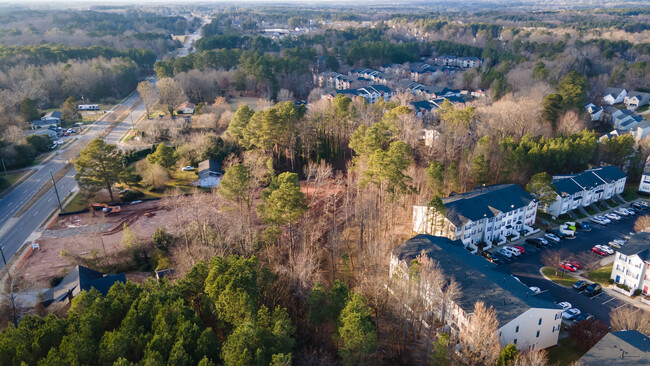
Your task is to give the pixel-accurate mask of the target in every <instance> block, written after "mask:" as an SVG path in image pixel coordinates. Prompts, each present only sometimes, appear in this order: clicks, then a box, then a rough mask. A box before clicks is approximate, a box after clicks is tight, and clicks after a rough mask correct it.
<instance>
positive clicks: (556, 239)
mask: <svg viewBox="0 0 650 366" xmlns="http://www.w3.org/2000/svg"><path fill="white" fill-rule="evenodd" d="M544 238H546V240H547V241H552V242H554V243H559V242H560V238H559V237H558V236H557V235H555V234H551V233H546V234H544Z"/></svg>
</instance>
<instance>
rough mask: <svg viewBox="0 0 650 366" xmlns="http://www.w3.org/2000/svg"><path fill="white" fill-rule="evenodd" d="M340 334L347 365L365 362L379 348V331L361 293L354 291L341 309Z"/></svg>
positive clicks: (342, 352)
mask: <svg viewBox="0 0 650 366" xmlns="http://www.w3.org/2000/svg"><path fill="white" fill-rule="evenodd" d="M340 322H341V326H340V327H339V335H340V337H341V340H342V341H343V348H342V349H341V351H340V353H341V357H342V358H343V362H344V363H345V364H347V365H355V364H361V365H363V364H365V363H366V362H367V360H368V357H369V356H370V355H371V354H372V353H373V352H374V351H375V349H376V348H377V333H376V329H375V324H374V323H373V321H372V317H371V315H370V308H369V307H368V306H367V305H366V300H365V299H364V298H363V296H361V295H360V294H357V293H354V294H352V296H351V297H350V299H349V300H348V303H347V305H346V306H345V308H344V309H343V311H341V317H340Z"/></svg>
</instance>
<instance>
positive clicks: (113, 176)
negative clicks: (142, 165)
mask: <svg viewBox="0 0 650 366" xmlns="http://www.w3.org/2000/svg"><path fill="white" fill-rule="evenodd" d="M74 167H75V169H76V170H77V174H76V175H75V179H76V180H77V183H79V187H81V189H83V190H85V191H88V192H92V193H95V192H98V191H99V190H101V189H103V188H106V190H108V194H109V196H110V197H111V201H115V200H114V198H113V185H114V184H115V183H117V182H119V181H120V176H121V173H122V170H123V168H122V162H121V159H120V156H119V153H118V151H117V148H116V146H115V145H111V144H107V143H106V142H104V141H103V140H101V139H94V140H92V141H91V142H90V143H89V144H88V145H87V146H86V147H85V148H84V149H82V150H81V151H80V152H79V158H77V160H75V161H74Z"/></svg>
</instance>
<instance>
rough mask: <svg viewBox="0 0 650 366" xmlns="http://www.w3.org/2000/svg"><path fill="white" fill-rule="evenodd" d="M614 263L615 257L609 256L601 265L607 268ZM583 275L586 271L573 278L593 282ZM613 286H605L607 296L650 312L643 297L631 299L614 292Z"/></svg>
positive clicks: (575, 274) (577, 273)
mask: <svg viewBox="0 0 650 366" xmlns="http://www.w3.org/2000/svg"><path fill="white" fill-rule="evenodd" d="M608 259H611V260H608ZM612 262H614V256H609V257H607V258H604V259H603V261H602V262H601V263H600V264H601V265H602V266H606V265H608V264H610V263H612ZM602 266H601V267H602ZM583 273H585V271H579V272H576V273H573V274H572V276H574V277H575V278H577V279H578V280H583V281H587V282H593V281H592V280H590V279H588V278H586V277H582V274H583ZM613 286H614V285H609V284H608V285H606V286H603V292H604V293H605V294H607V295H609V296H611V297H614V298H616V299H619V300H621V301H623V302H625V303H627V304H630V305H632V306H635V307H637V308H639V309H641V310H644V311H647V312H650V305H648V304H645V303H642V302H641V299H642V298H643V296H637V297H635V298H632V297H629V296H625V295H623V294H622V293H620V292H617V291H614V290H613V289H612V287H613Z"/></svg>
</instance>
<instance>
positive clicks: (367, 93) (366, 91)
mask: <svg viewBox="0 0 650 366" xmlns="http://www.w3.org/2000/svg"><path fill="white" fill-rule="evenodd" d="M336 93H337V94H345V95H346V96H347V97H350V98H354V97H363V98H366V100H367V101H368V103H370V104H373V103H374V102H376V101H377V99H379V98H384V100H385V101H386V102H388V101H389V100H390V98H391V97H393V96H394V95H395V94H396V93H395V91H394V90H392V89H391V88H389V87H387V86H386V85H377V84H374V85H367V86H364V87H361V88H358V89H344V90H338V91H337V92H336Z"/></svg>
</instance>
